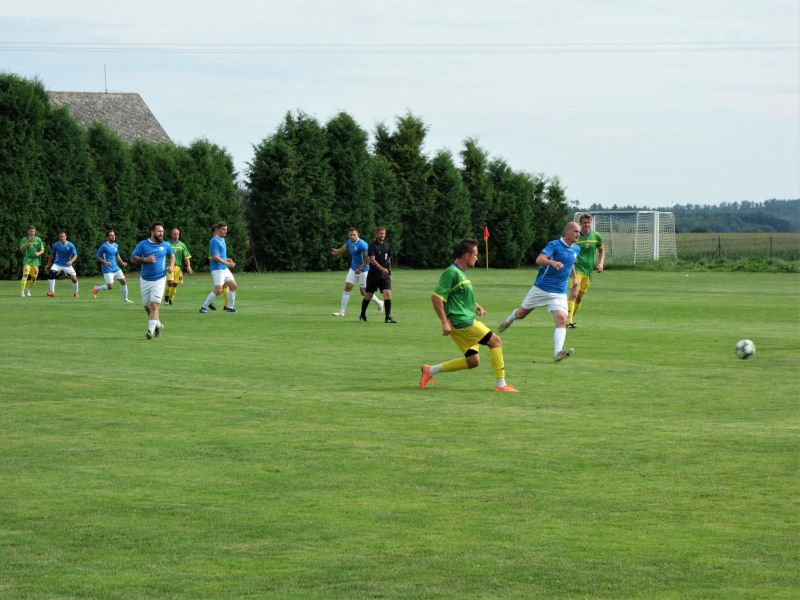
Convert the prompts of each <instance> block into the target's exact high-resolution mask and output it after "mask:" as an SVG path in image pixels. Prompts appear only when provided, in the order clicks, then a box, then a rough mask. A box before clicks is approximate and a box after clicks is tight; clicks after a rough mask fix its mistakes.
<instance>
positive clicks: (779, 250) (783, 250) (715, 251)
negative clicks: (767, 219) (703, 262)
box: [676, 233, 800, 261]
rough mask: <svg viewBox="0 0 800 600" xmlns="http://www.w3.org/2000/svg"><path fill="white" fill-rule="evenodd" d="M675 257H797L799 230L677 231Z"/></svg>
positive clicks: (799, 241) (799, 248) (799, 244)
mask: <svg viewBox="0 0 800 600" xmlns="http://www.w3.org/2000/svg"><path fill="white" fill-rule="evenodd" d="M676 243H677V246H678V258H680V259H686V260H688V259H695V260H697V259H708V258H712V257H717V258H726V259H747V258H750V259H754V258H759V259H765V258H777V259H783V260H795V261H796V260H800V233H678V234H677V235H676Z"/></svg>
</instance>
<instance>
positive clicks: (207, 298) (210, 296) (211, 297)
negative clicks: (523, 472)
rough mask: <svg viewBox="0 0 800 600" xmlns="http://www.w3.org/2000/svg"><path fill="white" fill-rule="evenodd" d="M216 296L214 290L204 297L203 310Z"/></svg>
mask: <svg viewBox="0 0 800 600" xmlns="http://www.w3.org/2000/svg"><path fill="white" fill-rule="evenodd" d="M216 297H217V295H216V294H215V293H214V290H211V293H210V294H209V295H208V296H206V301H205V302H203V308H208V305H209V304H211V303H212V302H213V301H214V299H215V298H216Z"/></svg>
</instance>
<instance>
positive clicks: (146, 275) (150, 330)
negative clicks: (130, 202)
mask: <svg viewBox="0 0 800 600" xmlns="http://www.w3.org/2000/svg"><path fill="white" fill-rule="evenodd" d="M167 257H169V263H168V264H165V259H166V258H167ZM131 262H133V263H135V264H137V265H141V268H140V270H139V285H140V287H141V293H142V304H143V305H144V310H145V312H146V313H147V333H145V337H146V338H147V339H148V340H150V339H152V338H154V337H158V336H160V335H161V330H162V329H163V328H164V325H163V324H162V323H161V321H160V320H159V308H161V300H162V299H163V297H164V286H165V285H166V283H167V270H172V269H173V268H174V267H175V254H174V253H173V252H172V246H170V245H169V244H168V243H167V242H165V241H164V224H163V223H159V222H155V223H153V224H152V225H151V226H150V237H149V238H147V239H146V240H142V241H141V242H139V243H138V244H136V248H134V249H133V252H132V253H131Z"/></svg>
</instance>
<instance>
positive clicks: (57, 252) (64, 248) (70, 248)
mask: <svg viewBox="0 0 800 600" xmlns="http://www.w3.org/2000/svg"><path fill="white" fill-rule="evenodd" d="M50 255H51V256H52V257H53V264H54V265H58V266H59V267H66V266H67V263H68V262H69V259H70V258H72V257H73V256H77V255H78V251H77V250H76V249H75V244H73V243H72V242H64V243H63V244H62V243H61V242H56V243H55V244H53V247H52V248H51V249H50Z"/></svg>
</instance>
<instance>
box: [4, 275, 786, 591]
mask: <svg viewBox="0 0 800 600" xmlns="http://www.w3.org/2000/svg"><path fill="white" fill-rule="evenodd" d="M471 274H472V281H473V283H474V285H475V287H476V292H477V296H478V301H479V302H481V303H482V304H483V305H484V306H485V307H486V308H487V309H488V310H489V315H488V316H487V317H486V319H485V320H486V322H487V323H488V324H490V325H491V326H495V325H496V323H497V322H498V320H499V319H500V318H501V317H503V316H505V315H506V314H508V312H509V311H510V310H511V308H512V307H513V306H514V305H516V304H517V303H518V302H519V301H520V300H521V299H522V297H523V295H524V294H525V292H526V291H527V289H528V287H529V285H530V283H531V281H532V272H531V271H530V270H519V271H490V272H486V271H481V270H476V271H474V272H472V273H471ZM238 278H239V280H240V292H239V294H238V298H237V308H238V309H239V311H240V312H238V313H236V314H225V313H222V311H217V312H212V313H209V314H207V315H201V314H198V312H197V307H198V305H199V304H200V302H201V300H202V299H203V297H204V296H205V295H206V293H207V291H208V289H209V288H210V278H209V277H208V275H197V276H195V277H193V278H192V277H190V278H188V283H187V284H186V285H185V286H183V287H182V288H180V291H179V293H178V296H177V298H176V302H177V304H176V305H175V306H171V307H163V309H162V310H163V315H162V321H163V322H164V324H165V332H164V335H163V336H162V337H161V338H160V339H156V340H151V341H147V340H145V338H144V331H145V325H146V322H145V315H144V312H143V311H142V309H141V307H139V306H132V305H123V304H122V303H121V302H120V300H119V294H118V291H117V290H114V291H112V292H107V293H105V294H103V295H101V296H100V298H99V299H98V300H96V301H93V300H92V298H91V294H90V290H91V285H92V284H93V283H97V282H98V281H99V279H94V280H90V279H83V280H82V281H81V286H82V297H81V298H80V299H78V300H73V299H72V298H71V297H69V293H68V292H69V284H68V283H67V282H64V281H61V282H59V284H58V290H57V291H58V293H59V295H58V297H56V298H54V299H49V298H46V297H44V292H45V291H46V284H45V282H39V283H38V284H37V286H36V288H35V297H33V298H29V299H24V300H23V299H20V298H19V297H18V296H17V282H12V281H4V282H0V323H2V332H3V349H2V350H1V351H0V355H2V364H3V368H2V370H0V390H2V391H0V394H2V401H1V402H0V410H1V411H2V417H1V418H0V598H14V599H17V598H36V599H55V598H58V599H66V598H82V599H84V598H96V599H116V598H176V599H196V598H297V599H301V598H302V599H306V598H315V599H316V598H319V599H322V598H674V599H678V598H719V599H730V598H797V597H798V595H799V594H800V568H799V567H800V564H798V563H800V557H799V556H798V534H800V526H799V524H800V506H799V505H798V489H800V488H799V487H798V484H800V476H799V475H798V473H799V470H798V467H799V461H798V457H799V456H800V453H799V452H798V450H800V437H798V432H799V429H800V427H799V425H800V419H798V417H800V409H798V400H797V398H798V396H800V384H799V383H798V381H800V380H799V379H798V365H799V364H800V362H799V361H798V359H800V335H798V334H800V313H799V309H798V306H799V304H798V298H800V279H798V277H797V276H796V275H783V274H751V273H701V274H695V273H691V274H688V275H687V274H683V273H672V272H670V273H660V272H638V271H610V272H606V273H603V274H601V275H598V276H596V277H595V280H594V284H593V288H592V290H591V291H590V292H589V294H588V296H587V298H586V302H585V305H584V308H583V309H582V311H581V312H580V313H579V314H578V317H577V321H578V324H579V328H578V329H576V330H570V331H569V333H568V337H567V344H568V345H570V346H574V347H575V349H576V354H575V356H574V357H572V358H570V359H568V360H566V361H564V362H562V363H558V364H553V363H552V361H551V358H550V355H551V351H552V325H551V321H550V318H549V316H548V315H546V314H545V313H543V312H540V311H534V313H532V314H531V315H530V316H529V317H528V319H526V320H525V321H522V322H519V323H516V324H515V325H514V326H513V327H512V328H510V329H509V330H508V331H507V332H506V333H505V334H503V340H504V346H505V357H506V365H507V371H508V379H509V382H511V383H512V384H513V385H515V386H516V387H518V388H520V390H521V393H519V394H495V393H494V392H492V391H491V390H492V385H493V377H492V372H491V369H490V367H489V361H488V355H487V354H484V362H483V364H482V365H481V367H480V368H478V369H477V370H473V371H469V372H460V373H453V374H442V375H439V376H438V377H437V378H436V379H437V382H436V385H435V386H433V387H431V388H429V389H427V390H420V389H418V387H417V385H418V379H419V366H420V364H422V363H423V362H440V361H442V360H445V359H448V358H452V357H454V356H455V355H456V348H455V346H454V345H453V344H452V342H451V341H450V340H448V339H446V338H443V337H442V336H441V334H440V330H439V326H438V320H437V319H436V317H435V315H434V313H433V310H432V309H431V306H430V301H429V298H430V293H431V291H432V289H433V287H434V286H435V283H436V280H437V278H438V272H434V271H400V272H398V273H396V276H395V281H394V285H395V310H394V311H393V312H394V314H395V317H396V318H397V320H398V321H399V324H397V325H385V324H384V323H383V322H382V319H379V318H378V315H376V314H375V312H374V308H372V307H371V308H370V313H369V315H370V317H371V320H370V322H369V323H359V322H358V321H357V320H356V317H357V314H358V302H357V301H356V300H355V297H354V300H353V301H352V302H351V304H350V310H349V314H348V316H347V317H346V318H345V319H336V318H334V317H332V316H330V313H331V312H332V311H334V310H336V308H337V307H338V301H339V296H340V292H341V286H342V283H343V279H344V274H343V273H322V274H280V275H263V276H256V275H238ZM132 279H135V278H132ZM131 288H132V291H133V294H132V295H133V297H134V298H136V297H138V281H133V283H132V285H131ZM745 337H747V338H750V339H752V340H754V341H755V343H756V346H757V349H758V350H757V353H756V355H755V356H754V357H753V358H752V359H750V360H748V361H742V360H739V359H737V358H736V357H735V355H734V352H733V349H734V344H735V343H736V341H737V340H738V339H740V338H745Z"/></svg>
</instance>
